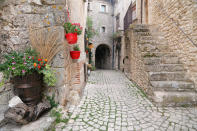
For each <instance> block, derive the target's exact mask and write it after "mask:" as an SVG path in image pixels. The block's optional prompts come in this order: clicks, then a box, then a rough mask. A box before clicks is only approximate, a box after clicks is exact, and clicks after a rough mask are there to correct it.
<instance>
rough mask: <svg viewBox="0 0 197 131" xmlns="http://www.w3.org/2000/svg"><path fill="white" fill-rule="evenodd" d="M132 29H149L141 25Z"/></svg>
mask: <svg viewBox="0 0 197 131" xmlns="http://www.w3.org/2000/svg"><path fill="white" fill-rule="evenodd" d="M132 28H133V29H148V28H149V27H148V26H147V25H144V24H140V25H133V27H132Z"/></svg>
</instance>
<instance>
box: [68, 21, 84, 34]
mask: <svg viewBox="0 0 197 131" xmlns="http://www.w3.org/2000/svg"><path fill="white" fill-rule="evenodd" d="M82 29H83V28H82V27H81V26H80V24H79V23H71V22H66V23H65V24H64V30H65V31H66V33H77V35H80V34H81V33H82Z"/></svg>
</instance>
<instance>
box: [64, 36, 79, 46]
mask: <svg viewBox="0 0 197 131" xmlns="http://www.w3.org/2000/svg"><path fill="white" fill-rule="evenodd" d="M65 37H66V40H67V41H68V43H69V44H75V43H77V33H67V34H65Z"/></svg>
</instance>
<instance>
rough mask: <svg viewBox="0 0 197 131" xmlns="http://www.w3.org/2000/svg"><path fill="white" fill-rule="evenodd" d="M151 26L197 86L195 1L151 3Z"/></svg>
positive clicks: (196, 10)
mask: <svg viewBox="0 0 197 131" xmlns="http://www.w3.org/2000/svg"><path fill="white" fill-rule="evenodd" d="M150 4H151V6H152V7H151V9H152V12H151V13H152V21H151V24H153V25H156V26H158V27H159V31H160V32H162V33H163V36H164V37H165V39H166V40H167V42H168V46H169V48H170V49H171V50H172V51H173V52H174V53H176V54H177V55H178V57H179V58H180V60H181V62H182V63H184V67H185V69H187V73H188V75H190V77H191V79H192V80H194V82H195V84H197V67H196V64H197V58H196V53H197V46H195V45H194V44H196V45H197V26H196V25H197V2H196V1H195V0H168V1H166V0H157V1H154V2H151V3H150Z"/></svg>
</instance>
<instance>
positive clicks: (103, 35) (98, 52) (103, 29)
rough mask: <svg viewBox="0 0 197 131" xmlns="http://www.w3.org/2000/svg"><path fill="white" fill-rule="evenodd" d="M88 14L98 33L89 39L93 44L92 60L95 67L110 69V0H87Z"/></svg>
mask: <svg viewBox="0 0 197 131" xmlns="http://www.w3.org/2000/svg"><path fill="white" fill-rule="evenodd" d="M88 16H89V17H90V18H91V19H92V20H93V27H94V28H95V29H96V30H97V31H98V35H96V36H95V37H94V38H92V39H91V40H90V42H91V43H93V44H94V48H93V50H92V52H93V62H94V64H95V66H96V67H97V68H101V69H111V68H112V58H113V39H112V35H113V26H114V24H113V5H112V0H89V7H88Z"/></svg>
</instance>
